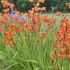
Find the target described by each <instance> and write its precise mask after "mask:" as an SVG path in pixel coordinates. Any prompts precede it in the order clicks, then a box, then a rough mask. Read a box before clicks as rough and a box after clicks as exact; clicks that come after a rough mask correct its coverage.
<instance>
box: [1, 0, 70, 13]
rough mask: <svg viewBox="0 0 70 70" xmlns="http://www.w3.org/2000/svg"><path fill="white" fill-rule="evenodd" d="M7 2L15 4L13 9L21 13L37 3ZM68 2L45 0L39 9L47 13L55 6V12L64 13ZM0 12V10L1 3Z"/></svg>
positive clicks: (18, 0) (13, 0)
mask: <svg viewBox="0 0 70 70" xmlns="http://www.w3.org/2000/svg"><path fill="white" fill-rule="evenodd" d="M0 1H1V0H0ZM8 1H9V2H13V3H14V4H15V7H16V8H17V9H18V10H19V11H23V12H26V11H28V10H29V9H30V8H32V7H33V6H34V3H36V2H37V0H34V3H30V2H29V0H8ZM68 2H70V0H45V2H44V4H41V7H43V6H45V7H46V8H47V11H51V6H55V7H57V10H60V11H65V7H66V3H68ZM0 10H2V5H1V3H0ZM66 11H67V10H66Z"/></svg>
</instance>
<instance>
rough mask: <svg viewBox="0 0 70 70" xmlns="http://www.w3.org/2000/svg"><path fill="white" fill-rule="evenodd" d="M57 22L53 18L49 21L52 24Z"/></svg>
mask: <svg viewBox="0 0 70 70" xmlns="http://www.w3.org/2000/svg"><path fill="white" fill-rule="evenodd" d="M56 21H57V19H56V18H51V19H50V20H49V22H50V23H55V22H56Z"/></svg>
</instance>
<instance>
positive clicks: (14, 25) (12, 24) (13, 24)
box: [8, 22, 17, 27]
mask: <svg viewBox="0 0 70 70" xmlns="http://www.w3.org/2000/svg"><path fill="white" fill-rule="evenodd" d="M8 26H11V27H17V25H16V24H15V23H12V22H10V23H9V24H8Z"/></svg>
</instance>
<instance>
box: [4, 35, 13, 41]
mask: <svg viewBox="0 0 70 70" xmlns="http://www.w3.org/2000/svg"><path fill="white" fill-rule="evenodd" d="M5 37H6V39H8V40H12V39H13V36H12V35H6V36H5Z"/></svg>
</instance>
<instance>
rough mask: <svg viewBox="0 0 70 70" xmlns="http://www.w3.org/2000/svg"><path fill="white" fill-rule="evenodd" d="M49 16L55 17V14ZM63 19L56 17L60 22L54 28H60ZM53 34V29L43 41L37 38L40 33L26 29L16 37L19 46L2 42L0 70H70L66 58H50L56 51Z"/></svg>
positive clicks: (0, 43)
mask: <svg viewBox="0 0 70 70" xmlns="http://www.w3.org/2000/svg"><path fill="white" fill-rule="evenodd" d="M65 15H66V14H64V16H65ZM49 16H50V17H55V16H54V14H49ZM62 17H63V16H60V17H56V18H58V21H57V23H56V25H53V28H54V27H56V28H58V26H59V25H60V24H61V18H62ZM67 18H69V19H70V17H67ZM43 30H44V28H43ZM52 32H53V30H52V29H51V30H50V33H49V34H48V36H47V37H46V38H45V39H41V38H39V37H38V36H37V34H38V32H36V33H34V32H32V33H31V32H29V31H28V30H26V29H24V31H23V32H21V33H19V34H18V35H15V36H14V39H15V41H17V45H4V44H3V43H2V41H1V40H0V70H70V63H69V61H67V58H66V57H64V58H63V59H57V60H55V59H52V58H51V57H50V53H51V52H53V50H54V48H53V45H52V43H51V41H52V42H55V38H54V35H53V33H52ZM1 38H2V37H1ZM37 42H39V43H37ZM57 64H58V66H59V67H58V66H57Z"/></svg>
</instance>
